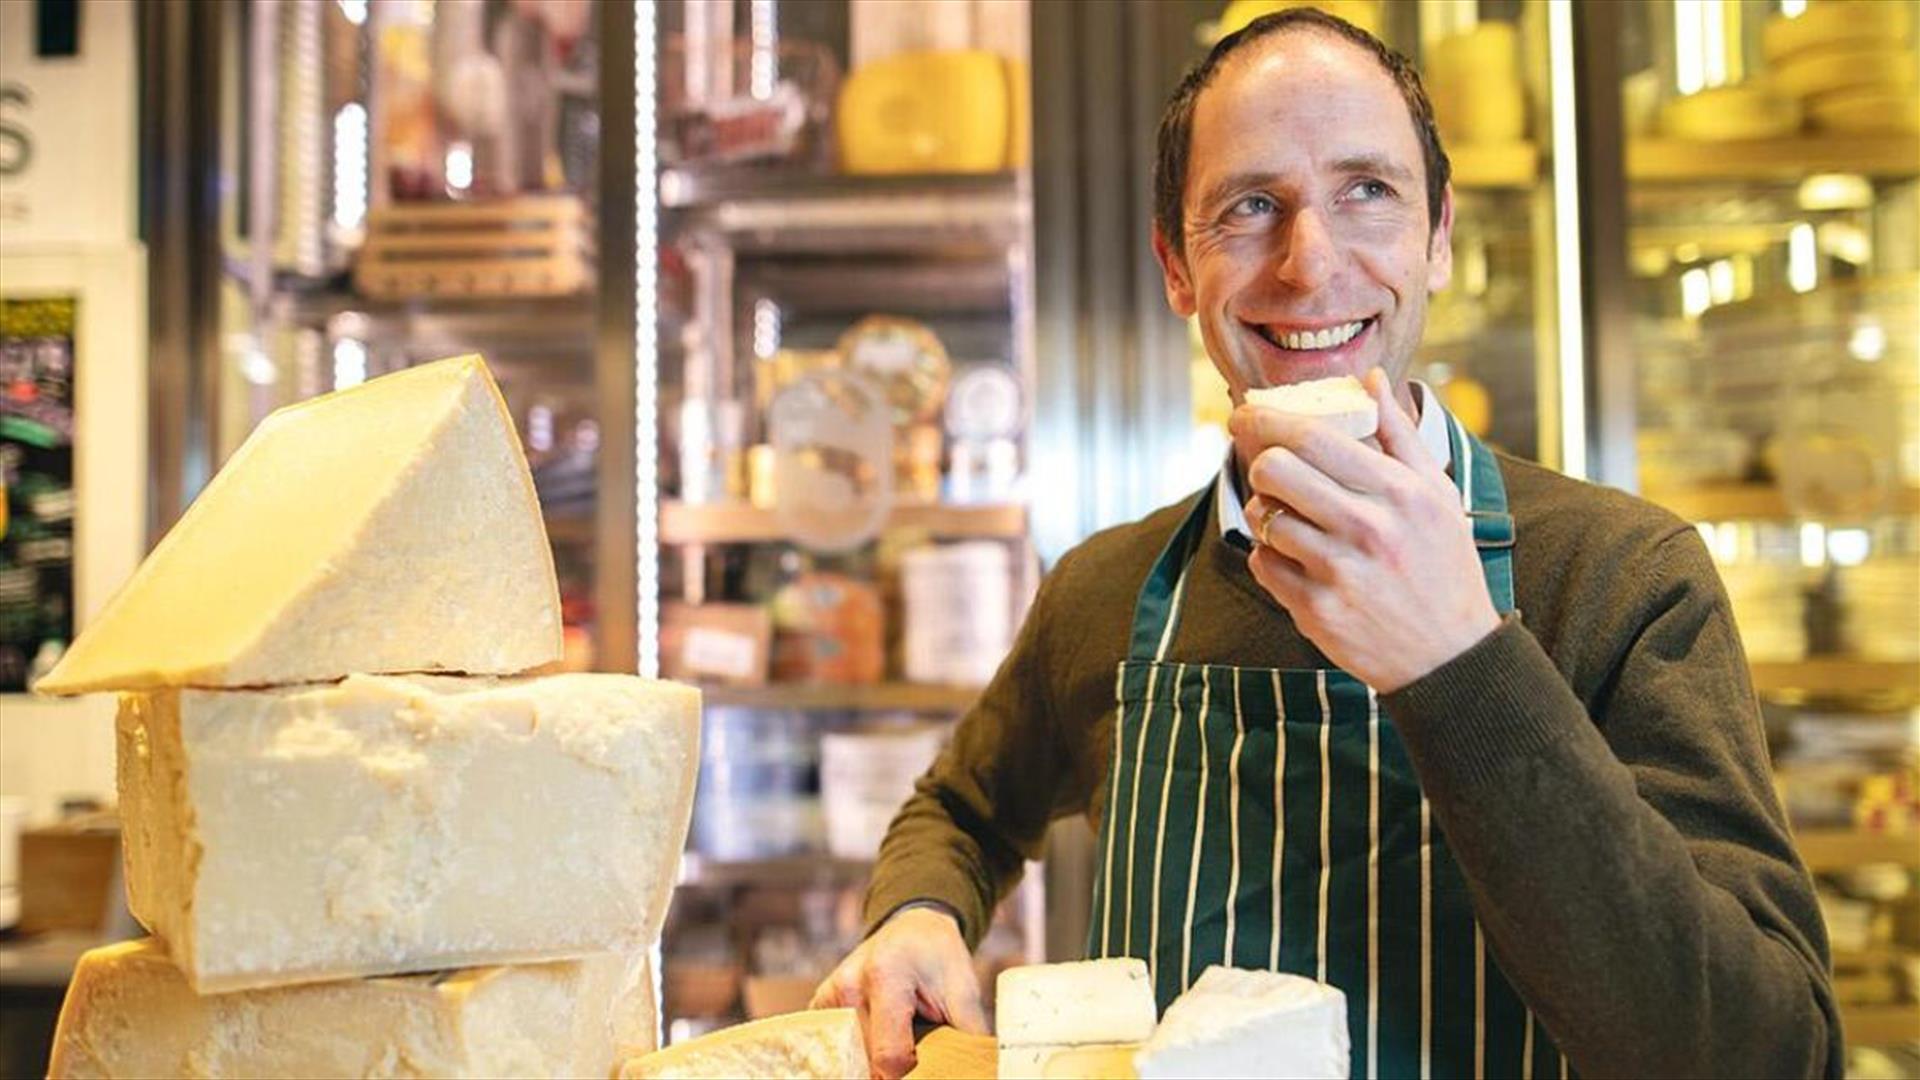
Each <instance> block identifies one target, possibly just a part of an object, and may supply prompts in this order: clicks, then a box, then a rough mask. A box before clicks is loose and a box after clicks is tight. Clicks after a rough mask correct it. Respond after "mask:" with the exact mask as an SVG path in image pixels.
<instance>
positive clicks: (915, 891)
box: [863, 863, 987, 949]
mask: <svg viewBox="0 0 1920 1080" xmlns="http://www.w3.org/2000/svg"><path fill="white" fill-rule="evenodd" d="M968 895H972V886H971V885H970V883H968V882H966V881H965V879H964V877H963V876H961V875H959V874H957V873H955V872H953V871H952V870H948V871H945V872H939V871H934V870H933V869H932V868H930V867H928V866H926V865H925V864H924V863H922V864H918V865H915V866H913V867H911V868H902V869H899V870H894V871H891V872H890V873H888V874H887V875H886V876H885V878H884V879H881V878H878V877H876V879H875V881H874V883H873V885H872V886H870V887H869V889H868V892H867V898H866V903H865V904H864V905H863V906H864V908H865V913H866V919H867V931H866V935H865V936H867V937H872V936H873V932H874V931H876V930H878V929H880V927H881V926H882V925H884V924H885V923H886V921H887V920H888V919H891V918H893V917H894V916H895V915H898V914H899V913H900V912H901V911H902V910H904V909H906V908H908V907H913V906H921V905H925V906H929V907H938V908H940V909H941V910H943V911H945V912H946V913H947V914H949V915H952V916H953V919H954V921H955V922H957V923H959V924H960V936H961V937H962V938H964V939H965V940H966V943H967V947H968V948H969V949H971V948H973V947H974V946H976V945H978V944H979V943H980V939H981V937H983V936H984V935H985V934H986V932H987V925H986V924H987V919H986V913H985V912H981V911H974V910H969V908H968V905H967V904H966V903H965V902H964V900H962V899H960V898H961V897H964V896H968Z"/></svg>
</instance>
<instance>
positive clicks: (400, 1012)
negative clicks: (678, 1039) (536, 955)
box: [47, 938, 655, 1078]
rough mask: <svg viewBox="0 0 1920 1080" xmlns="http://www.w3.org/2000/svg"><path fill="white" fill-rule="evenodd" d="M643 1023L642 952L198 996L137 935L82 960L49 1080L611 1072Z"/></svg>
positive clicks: (636, 1046) (649, 1041)
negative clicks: (75, 1079)
mask: <svg viewBox="0 0 1920 1080" xmlns="http://www.w3.org/2000/svg"><path fill="white" fill-rule="evenodd" d="M653 1025H654V1005H653V975H652V972H651V971H650V970H649V965H648V963H647V952H646V951H645V950H642V951H640V952H637V953H630V954H624V955H620V954H603V955H599V956H593V957H588V958H585V959H581V960H562V961H558V962H554V963H547V964H526V965H520V966H516V967H485V968H473V969H470V970H465V971H448V972H437V973H433V974H424V975H407V976H398V977H387V978H378V979H347V980H344V981H341V982H329V983H316V984H314V985H311V986H289V987H280V988H276V989H272V990H246V991H242V992H240V993H235V994H218V995H215V996H212V997H201V996H199V995H197V994H195V993H194V992H193V990H192V988H191V987H189V986H188V985H187V984H186V980H184V979H183V978H181V976H180V972H179V970H178V969H177V968H175V967H174V965H173V962H172V961H171V960H170V959H169V958H168V956H167V954H166V951H165V949H164V948H163V947H162V946H161V945H160V943H159V942H157V941H155V940H154V939H152V938H147V939H143V940H140V941H128V942H122V943H120V944H118V945H109V946H107V947H105V948H100V949H94V950H93V951H91V952H89V953H87V954H86V955H85V956H83V957H81V958H80V963H79V966H78V967H76V968H75V969H74V975H73V982H72V983H71V984H70V986H69V987H68V990H67V1001H66V1005H65V1006H64V1007H62V1008H61V1010H60V1026H59V1028H58V1030H57V1031H56V1033H55V1035H54V1040H53V1058H52V1061H51V1062H50V1063H49V1064H48V1066H47V1075H48V1076H49V1077H53V1078H61V1077H128V1076H199V1077H336V1076H337V1077H401V1076H406V1077H427V1076H434V1077H440V1076H444V1077H464V1076H488V1077H492V1076H500V1077H508V1076H611V1075H612V1074H613V1070H614V1068H615V1067H616V1066H617V1065H618V1063H619V1062H620V1061H621V1060H622V1059H623V1058H625V1057H627V1056H629V1055H632V1054H636V1053H644V1052H646V1051H647V1050H650V1049H651V1048H652V1047H653V1046H654V1045H655V1038H654V1027H653Z"/></svg>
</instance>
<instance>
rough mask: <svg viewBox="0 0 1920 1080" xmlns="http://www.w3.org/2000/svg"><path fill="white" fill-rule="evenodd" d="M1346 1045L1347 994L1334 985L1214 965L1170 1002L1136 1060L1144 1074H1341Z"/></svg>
mask: <svg viewBox="0 0 1920 1080" xmlns="http://www.w3.org/2000/svg"><path fill="white" fill-rule="evenodd" d="M1347 1046H1348V1042H1347V997H1346V995H1345V994H1342V993H1341V992H1340V991H1339V990H1336V989H1334V988H1333V987H1331V986H1328V985H1326V984H1325V983H1318V982H1315V981H1313V980H1312V979H1305V978H1301V977H1300V976H1298V975H1286V974H1282V973H1280V972H1277V971H1245V970H1241V969H1238V968H1228V967H1220V966H1219V965H1217V964H1216V965H1214V966H1212V967H1209V968H1208V969H1207V970H1206V971H1204V972H1202V973H1201V974H1200V978H1199V979H1198V980H1196V981H1195V982H1194V984H1193V986H1192V987H1191V988H1189V989H1188V990H1187V992H1186V993H1184V994H1181V995H1180V996H1179V997H1178V998H1177V999H1175V1000H1174V1003H1173V1004H1171V1005H1169V1006H1167V1014H1166V1016H1164V1017H1162V1018H1161V1021H1160V1027H1159V1028H1158V1029H1157V1030H1155V1031H1154V1033H1153V1038H1152V1039H1149V1040H1148V1041H1147V1045H1146V1046H1144V1047H1142V1048H1141V1050H1140V1053H1139V1054H1138V1055H1137V1056H1136V1057H1135V1058H1134V1065H1135V1067H1136V1068H1137V1069H1138V1070H1139V1073H1140V1077H1141V1080H1162V1078H1170V1077H1214V1076H1247V1077H1264V1076H1274V1077H1282V1076H1284V1077H1300V1078H1302V1080H1346V1076H1347V1071H1348V1068H1349V1061H1348V1057H1347Z"/></svg>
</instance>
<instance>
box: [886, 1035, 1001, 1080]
mask: <svg viewBox="0 0 1920 1080" xmlns="http://www.w3.org/2000/svg"><path fill="white" fill-rule="evenodd" d="M915 1049H916V1050H917V1051H918V1053H919V1055H920V1061H919V1064H917V1065H915V1066H914V1067H913V1071H912V1072H910V1073H908V1074H907V1077H908V1080H915V1078H919V1080H979V1078H981V1077H992V1076H994V1075H996V1074H997V1073H998V1072H999V1070H1000V1051H999V1049H998V1046H997V1045H996V1044H995V1043H994V1041H993V1036H991V1035H969V1034H967V1033H966V1032H964V1031H961V1030H959V1029H958V1028H950V1027H944V1026H943V1027H937V1028H933V1029H932V1030H930V1031H928V1032H927V1033H926V1034H925V1035H922V1036H921V1037H920V1042H919V1045H918V1046H917V1047H916V1048H915Z"/></svg>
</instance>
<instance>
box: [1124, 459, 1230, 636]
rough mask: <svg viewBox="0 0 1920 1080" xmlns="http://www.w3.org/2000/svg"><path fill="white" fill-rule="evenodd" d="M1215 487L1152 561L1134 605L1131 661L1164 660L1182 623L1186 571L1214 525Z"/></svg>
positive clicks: (1210, 486)
mask: <svg viewBox="0 0 1920 1080" xmlns="http://www.w3.org/2000/svg"><path fill="white" fill-rule="evenodd" d="M1213 487H1214V485H1213V484H1211V483H1209V484H1208V485H1207V486H1206V488H1205V489H1204V490H1202V491H1201V492H1200V497H1199V499H1198V500H1196V501H1195V502H1194V504H1193V509H1192V510H1190V511H1188V513H1187V516H1186V517H1185V519H1183V520H1182V521H1181V522H1180V527H1179V528H1178V529H1175V530H1174V531H1173V536H1172V537H1170V538H1169V539H1168V540H1167V546H1166V547H1164V548H1162V549H1161V551H1160V556H1159V557H1158V558H1156V559H1154V561H1153V569H1151V570H1149V571H1148V572H1147V580H1146V581H1145V582H1144V583H1142V584H1141V586H1140V593H1139V596H1138V597H1137V598H1136V599H1135V600H1134V602H1133V637H1132V640H1131V642H1130V644H1129V645H1128V646H1127V659H1129V660H1156V661H1157V660H1164V659H1166V656H1167V646H1168V645H1169V644H1171V643H1172V642H1173V632H1174V629H1175V628H1176V627H1177V626H1178V625H1179V622H1180V598H1181V594H1183V593H1184V592H1185V591H1186V584H1187V567H1188V565H1189V564H1191V563H1192V562H1193V553H1194V552H1195V551H1197V550H1199V548H1200V541H1201V540H1202V539H1203V538H1204V537H1205V536H1206V530H1207V528H1208V527H1209V526H1210V525H1211V524H1212V522H1213Z"/></svg>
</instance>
